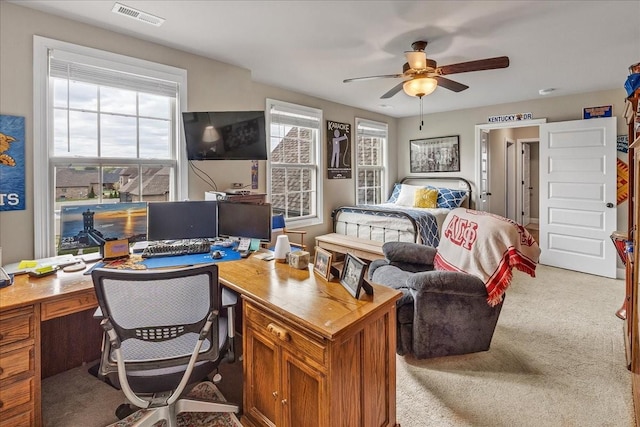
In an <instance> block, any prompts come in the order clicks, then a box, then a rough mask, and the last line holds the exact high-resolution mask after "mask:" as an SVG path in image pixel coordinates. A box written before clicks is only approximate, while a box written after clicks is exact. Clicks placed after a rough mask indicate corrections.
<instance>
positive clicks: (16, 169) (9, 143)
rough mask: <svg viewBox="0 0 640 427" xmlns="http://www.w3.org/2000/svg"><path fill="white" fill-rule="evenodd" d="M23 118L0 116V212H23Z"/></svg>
mask: <svg viewBox="0 0 640 427" xmlns="http://www.w3.org/2000/svg"><path fill="white" fill-rule="evenodd" d="M24 152H25V148H24V117H18V116H7V115H4V114H0V211H21V210H25V193H24V187H25V184H24V183H25V164H24V163H25V159H24Z"/></svg>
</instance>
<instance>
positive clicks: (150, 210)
mask: <svg viewBox="0 0 640 427" xmlns="http://www.w3.org/2000/svg"><path fill="white" fill-rule="evenodd" d="M217 203H218V202H216V201H215V200H199V201H184V202H149V203H148V205H147V240H153V241H158V240H180V239H209V238H215V237H216V236H217V235H218V227H217V224H218V221H217Z"/></svg>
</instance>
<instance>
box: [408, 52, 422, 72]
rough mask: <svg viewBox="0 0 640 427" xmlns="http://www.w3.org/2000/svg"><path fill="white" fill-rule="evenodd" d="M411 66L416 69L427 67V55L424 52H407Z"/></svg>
mask: <svg viewBox="0 0 640 427" xmlns="http://www.w3.org/2000/svg"><path fill="white" fill-rule="evenodd" d="M405 56H406V58H407V62H408V63H409V67H411V68H412V69H414V70H424V69H425V68H427V55H426V54H425V53H424V52H405Z"/></svg>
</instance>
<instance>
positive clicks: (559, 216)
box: [476, 117, 617, 277]
mask: <svg viewBox="0 0 640 427" xmlns="http://www.w3.org/2000/svg"><path fill="white" fill-rule="evenodd" d="M527 126H530V127H532V128H534V129H535V131H536V134H535V135H527V136H525V135H520V136H519V137H515V140H516V144H517V146H518V145H520V144H522V145H521V147H520V148H521V150H518V151H519V152H520V153H521V155H517V156H516V158H517V159H520V160H519V162H520V164H519V165H517V166H519V168H518V170H517V171H516V172H515V175H516V176H518V177H519V178H518V179H520V184H519V185H516V188H520V189H521V191H519V192H518V193H519V194H522V196H521V197H522V199H521V200H520V202H521V203H522V205H521V206H522V210H519V211H517V212H516V217H518V222H520V223H524V221H527V222H528V224H524V225H525V226H526V225H529V226H532V225H533V227H532V228H533V229H534V230H535V217H536V216H537V217H538V219H539V221H538V233H539V234H538V238H537V239H536V240H537V241H538V243H539V245H540V249H541V255H540V264H545V265H551V266H555V267H560V268H566V269H569V270H574V271H581V272H584V273H589V274H597V275H600V276H605V277H616V276H615V265H616V262H617V258H616V256H615V250H614V247H613V245H611V243H610V239H609V236H610V234H611V233H612V232H613V231H615V230H616V222H617V221H616V209H615V207H616V205H615V200H616V176H615V171H616V167H615V161H616V160H615V159H616V145H615V134H616V133H615V130H616V118H615V117H612V118H602V119H591V120H574V121H567V122H556V123H551V124H547V123H546V119H538V120H529V121H526V122H516V123H509V124H502V123H499V124H484V125H476V153H477V154H476V182H477V183H478V191H477V192H476V194H477V200H476V209H478V210H482V208H483V207H485V206H489V207H490V209H491V210H489V209H487V211H488V212H492V213H496V214H498V215H502V216H506V213H507V210H506V208H505V207H504V206H506V205H505V202H504V201H505V200H507V196H506V194H505V190H506V188H507V186H505V185H501V184H497V185H496V184H495V183H496V182H498V183H503V182H505V181H504V180H494V179H491V180H489V179H482V177H483V176H491V175H495V174H499V173H505V171H506V170H507V169H508V168H507V167H506V165H505V164H503V165H500V166H497V165H495V161H501V160H502V159H506V158H507V157H508V156H507V155H506V154H502V152H501V151H500V150H505V151H506V150H507V147H508V137H510V138H512V139H513V138H514V137H513V135H512V134H510V132H512V131H513V130H514V129H513V128H524V127H527ZM493 130H495V131H496V135H498V138H497V139H498V141H499V142H498V143H496V144H491V143H490V141H491V139H492V136H493V135H491V132H492V131H493ZM538 138H539V142H538V143H537V146H538V150H539V151H538V153H539V160H538V162H537V165H536V166H535V167H534V166H533V161H532V157H533V154H532V153H535V151H534V150H533V147H535V144H536V143H535V141H534V140H537V139H538ZM482 140H484V141H489V143H486V144H484V145H483V144H482V143H481V141H482ZM524 144H529V145H528V148H527V146H525V145H524ZM485 146H486V147H485ZM483 150H486V153H485V152H484V151H483ZM496 151H497V153H496ZM527 163H528V164H529V168H528V172H527V168H526V164H527ZM489 164H491V165H492V166H491V168H488V167H487V165H489ZM496 169H498V170H497V171H496ZM509 170H511V168H509ZM534 171H538V172H539V177H537V178H535V177H534V176H533V174H534ZM492 178H493V176H492ZM504 179H507V178H504ZM491 182H493V184H494V185H493V186H489V183H491ZM527 190H528V191H527ZM527 192H529V193H530V194H531V195H535V194H538V196H539V198H538V200H539V205H538V206H537V207H536V206H534V203H535V202H532V200H534V198H533V197H528V196H527ZM484 198H488V199H491V198H493V202H491V201H490V202H489V203H485V202H483V199H484ZM527 199H528V200H529V204H528V205H527V203H526V201H527ZM501 205H502V208H501V207H500V206H501ZM500 209H502V210H500ZM498 210H500V211H498ZM536 210H537V213H536ZM503 212H504V213H503Z"/></svg>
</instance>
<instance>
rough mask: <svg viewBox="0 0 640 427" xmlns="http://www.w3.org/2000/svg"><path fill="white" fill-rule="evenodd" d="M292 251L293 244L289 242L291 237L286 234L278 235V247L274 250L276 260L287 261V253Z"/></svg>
mask: <svg viewBox="0 0 640 427" xmlns="http://www.w3.org/2000/svg"><path fill="white" fill-rule="evenodd" d="M289 252H291V244H290V243H289V237H288V236H287V235H285V234H283V235H280V236H278V238H277V239H276V247H275V248H274V251H273V256H274V257H275V259H276V262H282V263H285V262H287V255H288V254H289Z"/></svg>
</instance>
